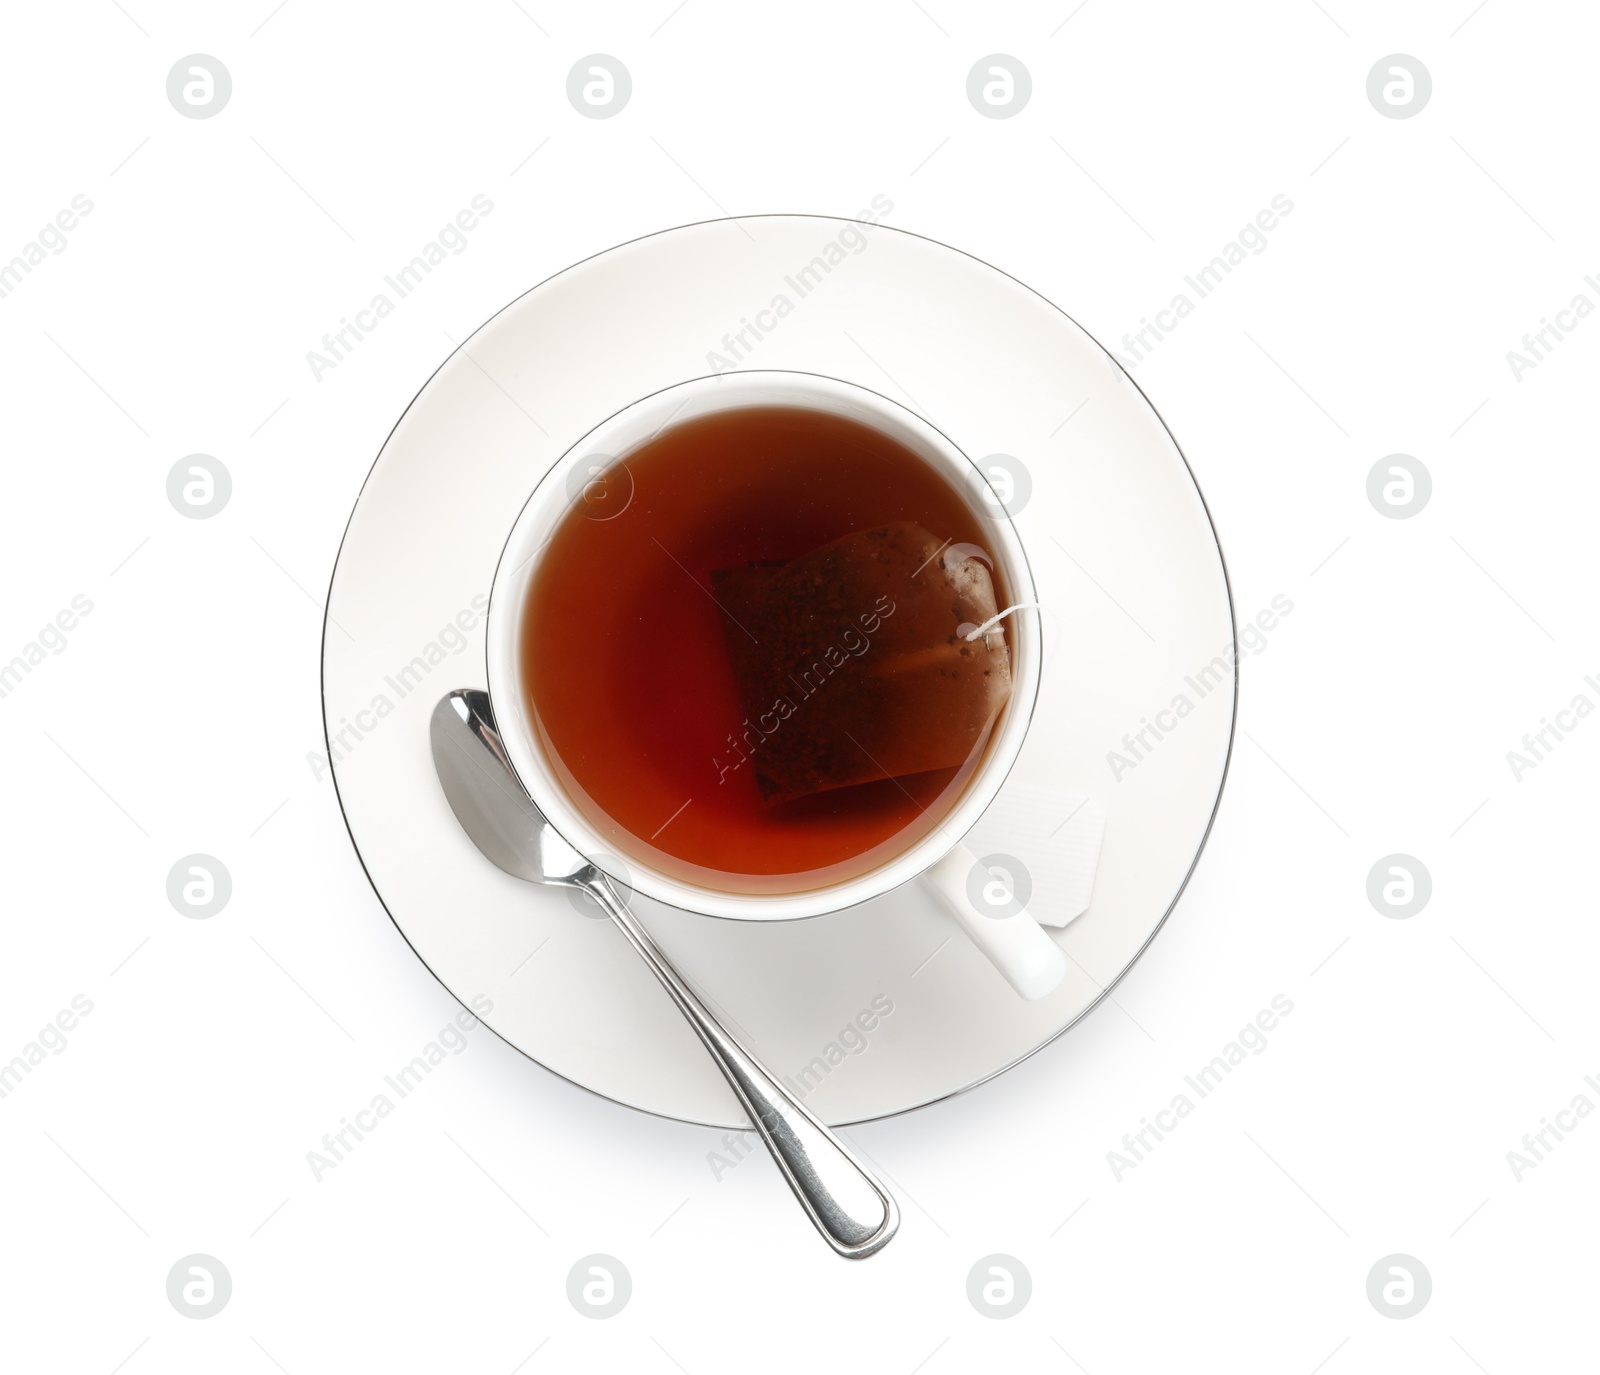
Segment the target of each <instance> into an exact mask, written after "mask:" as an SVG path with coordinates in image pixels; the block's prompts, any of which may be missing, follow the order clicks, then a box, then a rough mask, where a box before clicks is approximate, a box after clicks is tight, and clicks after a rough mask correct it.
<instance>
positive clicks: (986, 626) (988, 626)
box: [962, 602, 1044, 640]
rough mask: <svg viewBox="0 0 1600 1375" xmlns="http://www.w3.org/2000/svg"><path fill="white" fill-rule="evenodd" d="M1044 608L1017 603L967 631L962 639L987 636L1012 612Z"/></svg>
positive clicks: (1036, 603) (1034, 603) (1037, 603)
mask: <svg viewBox="0 0 1600 1375" xmlns="http://www.w3.org/2000/svg"><path fill="white" fill-rule="evenodd" d="M1043 609H1044V608H1043V606H1042V605H1041V604H1040V603H1039V602H1018V603H1017V604H1016V605H1015V606H1008V607H1007V608H1006V609H1005V610H1004V611H1001V612H999V613H998V614H997V615H994V616H991V617H989V619H988V620H986V621H985V622H984V623H983V624H982V625H980V626H977V627H975V628H974V629H972V630H969V631H968V632H967V633H966V634H965V635H964V636H963V637H962V638H963V639H965V640H976V639H977V638H978V637H979V636H980V635H987V634H988V633H989V632H990V631H991V630H993V629H994V628H995V626H997V625H999V624H1000V622H1001V621H1003V620H1005V618H1006V617H1007V616H1009V615H1010V614H1011V613H1012V612H1013V611H1030V610H1032V611H1042V610H1043Z"/></svg>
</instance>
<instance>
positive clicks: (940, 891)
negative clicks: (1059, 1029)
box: [923, 844, 1067, 1002]
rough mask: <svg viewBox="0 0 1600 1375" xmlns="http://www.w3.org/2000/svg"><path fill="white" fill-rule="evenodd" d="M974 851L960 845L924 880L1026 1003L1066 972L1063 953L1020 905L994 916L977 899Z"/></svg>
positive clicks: (977, 866)
mask: <svg viewBox="0 0 1600 1375" xmlns="http://www.w3.org/2000/svg"><path fill="white" fill-rule="evenodd" d="M981 872H982V866H981V861H980V860H979V859H978V857H977V855H975V854H973V853H972V851H971V850H969V849H967V847H966V846H965V845H960V844H958V845H957V846H956V847H955V848H954V849H953V850H951V851H950V853H949V854H947V855H946V856H945V857H944V858H943V859H941V860H940V861H939V862H938V863H937V864H935V865H934V866H933V867H932V868H931V869H929V870H928V871H927V873H925V874H924V875H923V882H925V883H926V884H927V885H928V887H929V888H931V889H932V890H933V892H934V893H935V894H936V895H937V897H938V898H939V901H940V902H941V903H942V904H943V905H944V906H945V907H946V908H947V909H948V910H949V912H950V915H951V916H953V917H954V918H955V919H956V921H957V922H958V923H959V924H960V926H961V929H962V930H963V931H965V932H966V933H967V935H968V936H969V937H970V938H971V940H972V943H973V944H974V945H976V946H977V947H978V949H979V950H981V951H983V953H984V954H985V955H987V956H988V957H989V960H990V962H991V963H992V964H993V965H994V967H995V968H996V969H998V970H999V971H1000V973H1001V974H1002V975H1003V976H1004V977H1005V980H1006V982H1007V983H1009V984H1010V985H1011V986H1012V988H1014V989H1016V990H1017V992H1018V993H1020V994H1021V995H1022V996H1023V997H1024V998H1026V999H1028V1001H1029V1002H1035V1001H1037V1000H1038V999H1040V998H1043V997H1045V996H1046V995H1047V994H1050V993H1052V992H1054V991H1055V989H1056V988H1057V987H1059V986H1060V983H1061V981H1062V979H1064V978H1065V977H1066V974H1067V957H1066V955H1065V954H1063V953H1062V950H1061V947H1060V946H1058V945H1057V944H1056V943H1055V942H1054V941H1053V940H1051V939H1050V937H1049V935H1047V934H1046V932H1045V929H1044V928H1043V927H1042V926H1040V925H1039V923H1038V922H1036V921H1035V920H1034V919H1033V918H1032V917H1031V916H1029V915H1028V913H1027V912H1026V911H1024V910H1022V909H1021V908H1018V909H1017V910H1016V911H1014V912H1009V913H1004V914H1000V915H996V914H994V913H993V912H991V911H989V910H986V909H985V907H984V906H983V904H982V898H981V892H982V890H981V888H980V889H979V892H980V896H979V898H977V899H974V897H973V896H972V894H971V891H970V889H969V884H972V881H973V875H974V874H975V873H981Z"/></svg>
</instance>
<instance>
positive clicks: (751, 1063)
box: [574, 867, 900, 1260]
mask: <svg viewBox="0 0 1600 1375" xmlns="http://www.w3.org/2000/svg"><path fill="white" fill-rule="evenodd" d="M574 879H575V880H576V882H577V883H578V884H579V885H581V886H582V888H583V889H584V891H585V892H587V893H588V894H589V896H590V897H592V898H593V899H594V900H595V901H596V902H598V903H599V904H600V906H601V907H603V908H604V909H605V911H606V912H607V913H608V914H609V915H610V917H611V919H612V920H613V921H614V922H616V924H617V925H618V926H620V927H621V928H622V933H623V935H625V936H626V937H627V938H628V940H629V942H630V943H631V944H632V945H633V948H634V949H635V950H637V951H638V952H639V953H640V954H641V955H643V956H644V959H645V963H646V964H648V965H649V966H650V968H651V969H653V970H654V971H655V975H656V978H658V979H660V980H661V982H662V984H663V985H664V986H665V988H666V990H667V992H668V993H670V994H671V995H672V1000H673V1002H675V1003H677V1005H678V1010H679V1011H680V1012H682V1013H683V1015H684V1016H685V1017H687V1018H688V1019H689V1025H690V1026H692V1027H693V1028H694V1029H695V1031H696V1033H697V1034H698V1035H699V1037H700V1039H701V1040H702V1041H703V1042H705V1047H706V1049H707V1050H709V1051H710V1052H711V1058H712V1059H714V1060H715V1061H716V1062H717V1066H718V1068H719V1069H721V1070H722V1073H723V1076H724V1077H725V1078H726V1079H727V1081H728V1083H729V1085H730V1086H731V1087H732V1088H733V1091H734V1093H736V1094H737V1095H738V1096H739V1101H740V1102H741V1103H743V1104H744V1108H745V1111H746V1112H747V1113H748V1114H749V1115H750V1120H751V1122H753V1123H754V1124H755V1129H756V1131H757V1132H759V1133H760V1135H761V1139H762V1140H763V1141H764V1142H766V1145H767V1149H768V1150H769V1151H771V1152H772V1158H773V1159H774V1160H776V1161H777V1162H778V1168H779V1169H780V1170H782V1171H783V1177H784V1178H785V1179H786V1180H788V1181H789V1187H790V1188H791V1189H793V1190H794V1194H795V1197H796V1198H798V1199H799V1200H800V1203H801V1205H802V1206H803V1207H804V1208H805V1210H806V1213H807V1215H808V1216H809V1217H810V1218H811V1221H812V1222H813V1223H815V1224H816V1228H817V1230H818V1231H819V1232H821V1233H822V1235H823V1237H824V1238H825V1239H826V1240H827V1242H828V1244H829V1245H830V1246H832V1247H833V1249H834V1250H835V1251H837V1252H838V1253H839V1254H840V1255H841V1256H846V1257H848V1258H849V1259H851V1260H859V1259H862V1258H863V1257H866V1256H870V1255H872V1254H873V1253H874V1252H876V1251H878V1250H881V1249H882V1248H883V1247H884V1246H885V1245H887V1244H888V1241H889V1239H890V1238H891V1237H892V1236H894V1234H895V1229H896V1228H898V1227H899V1225H900V1213H899V1209H898V1208H897V1207H896V1206H895V1202H894V1199H893V1198H891V1197H890V1195H889V1192H888V1190H886V1189H885V1188H884V1187H883V1186H882V1185H881V1184H879V1183H878V1181H877V1180H876V1179H875V1178H873V1176H872V1174H871V1173H870V1172H869V1171H868V1170H867V1168H866V1167H865V1166H864V1165H862V1164H861V1162H860V1161H859V1160H857V1159H856V1158H855V1156H854V1155H852V1154H851V1152H850V1151H849V1150H848V1149H847V1148H846V1147H845V1145H844V1144H843V1143H842V1142H841V1141H840V1140H839V1138H838V1137H836V1136H835V1135H834V1134H833V1133H832V1132H831V1131H830V1130H829V1129H828V1128H827V1127H825V1126H824V1125H823V1124H822V1123H821V1122H819V1121H818V1120H817V1119H816V1118H815V1117H814V1116H812V1114H811V1113H810V1112H808V1111H807V1110H806V1108H805V1107H803V1106H802V1105H801V1103H800V1101H799V1100H798V1099H797V1098H796V1097H795V1096H794V1095H793V1094H792V1093H790V1092H789V1090H788V1089H786V1088H784V1086H783V1085H782V1084H780V1083H779V1082H778V1081H777V1080H776V1079H774V1078H773V1077H772V1075H770V1074H769V1073H767V1071H766V1070H765V1069H763V1068H762V1066H761V1065H760V1063H759V1062H758V1061H757V1060H756V1059H755V1057H754V1056H753V1055H751V1054H750V1053H749V1052H748V1051H746V1050H745V1048H744V1047H743V1046H741V1045H740V1044H739V1043H738V1042H737V1041H736V1040H734V1038H733V1037H732V1036H731V1035H729V1033H728V1032H727V1030H726V1029H724V1027H723V1026H722V1024H721V1023H720V1022H719V1021H717V1019H716V1017H714V1016H713V1015H712V1014H711V1012H710V1011H709V1010H708V1009H707V1008H706V1005H705V1004H704V1003H702V1002H701V1001H700V999H699V998H698V997H697V996H696V995H695V993H694V990H693V989H691V988H690V987H689V985H688V984H686V983H685V982H684V981H683V979H682V977H681V976H680V975H679V974H678V971H677V970H675V969H674V968H673V967H672V965H671V964H670V963H669V962H668V960H667V957H666V956H665V955H664V954H662V952H661V948H660V947H659V946H658V945H657V944H656V943H655V941H654V940H653V939H651V936H650V933H649V932H648V931H646V930H645V929H644V927H642V926H640V925H639V922H638V920H637V919H636V918H635V917H634V915H633V913H632V912H630V911H629V910H628V908H627V906H626V904H624V903H623V902H622V900H621V899H620V898H619V897H618V896H617V893H616V890H615V889H614V888H613V887H612V886H611V882H610V880H609V879H607V878H606V876H605V875H604V874H602V873H601V872H600V871H599V870H598V869H595V868H592V867H591V868H589V869H588V870H586V871H585V872H583V873H580V874H577V875H574Z"/></svg>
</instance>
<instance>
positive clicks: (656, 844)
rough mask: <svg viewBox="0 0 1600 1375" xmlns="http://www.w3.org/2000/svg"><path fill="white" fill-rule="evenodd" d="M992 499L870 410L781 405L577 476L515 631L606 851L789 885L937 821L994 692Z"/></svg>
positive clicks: (983, 734)
mask: <svg viewBox="0 0 1600 1375" xmlns="http://www.w3.org/2000/svg"><path fill="white" fill-rule="evenodd" d="M985 525H986V522H985V521H984V519H983V518H982V517H980V516H979V515H977V514H976V513H975V512H974V511H973V510H972V508H971V507H970V506H969V505H968V502H967V500H966V499H964V497H963V496H962V494H961V493H960V492H959V491H958V490H957V489H956V488H955V486H954V485H953V484H952V483H951V481H950V480H949V479H948V478H946V477H945V476H944V475H943V474H942V473H941V472H939V471H937V470H936V469H934V468H933V467H932V466H930V465H929V463H928V462H927V461H925V460H924V459H923V458H921V457H920V456H918V455H917V454H915V453H913V452H911V451H910V450H908V449H907V448H905V447H904V446H902V445H901V444H900V443H899V442H898V441H896V440H895V439H893V438H891V437H889V436H887V435H885V434H883V433H881V432H880V431H878V430H876V429H872V428H870V427H868V426H865V425H863V424H860V423H858V422H856V421H853V420H849V419H846V418H844V417H841V416H837V415H833V414H830V413H826V412H822V411H817V410H811V409H806V408H801V407H785V406H758V407H747V408H744V409H734V410H726V411H720V412H717V413H714V414H712V415H708V416H702V417H698V418H695V419H692V420H688V421H684V422H681V423H679V424H676V425H673V426H671V427H670V428H667V429H665V430H663V431H662V432H661V433H659V434H657V435H656V436H655V437H654V438H652V439H651V440H649V441H648V442H646V443H645V444H644V445H642V446H641V447H639V448H637V449H635V450H633V451H632V452H630V453H628V454H627V455H625V456H624V457H623V459H622V461H621V462H620V463H619V464H617V465H615V466H613V467H612V468H611V469H610V470H609V471H607V472H605V473H604V474H596V476H595V481H594V483H593V485H592V486H591V487H590V488H588V489H586V491H585V492H584V493H582V494H581V495H580V497H579V498H578V499H577V500H575V501H574V503H573V505H572V507H571V509H570V510H569V511H568V512H567V514H566V515H565V516H564V517H563V518H562V520H561V522H560V523H559V524H558V525H557V527H556V528H555V530H554V532H553V534H552V537H551V539H550V542H549V544H548V545H547V546H546V548H545V550H544V553H543V554H542V556H541V558H540V562H539V564H538V566H537V568H536V570H535V573H534V577H533V582H532V587H531V589H530V592H529V596H528V601H527V608H526V612H525V621H524V626H523V638H522V654H523V663H524V674H525V682H526V684H527V686H528V691H529V696H530V699H531V702H530V705H531V708H532V714H533V717H534V719H535V721H536V722H537V725H538V729H539V731H540V733H541V736H542V740H543V743H544V747H545V750H546V752H547V754H548V755H549V757H550V758H551V760H552V762H553V763H554V764H555V765H556V768H557V771H558V773H559V774H560V775H561V776H562V778H563V782H564V784H565V786H566V790H567V792H568V794H569V795H570V797H571V798H572V800H573V801H574V803H575V804H576V805H577V806H578V808H579V810H580V811H582V812H583V813H584V815H585V816H586V817H587V819H588V820H589V822H590V824H591V825H592V826H594V827H595V829H596V830H597V831H599V832H600V833H601V834H602V835H604V836H605V837H607V839H608V842H609V843H610V844H611V846H612V847H613V849H614V851H615V853H616V854H618V855H620V856H621V857H622V858H624V859H625V860H629V859H637V860H641V861H643V862H645V863H648V864H650V865H652V866H653V867H655V868H657V869H659V870H662V871H664V872H666V873H669V874H671V875H673V876H674V877H677V878H680V879H682V880H684V881H687V882H691V883H696V884H700V885H703V886H708V887H712V888H718V889H721V890H724V891H729V892H736V893H737V892H743V893H774V892H785V891H789V892H800V891H804V890H806V889H810V888H815V887H818V886H821V885H824V884H828V883H834V882H839V881H842V880H845V879H848V878H852V877H855V876H857V875H859V874H862V873H865V872H867V871H868V870H870V869H873V868H876V867H877V866H879V865H880V864H882V863H885V862H887V861H888V860H889V859H891V858H892V857H893V856H894V855H896V854H898V853H900V852H901V851H903V850H905V849H907V848H908V847H910V846H911V845H913V844H915V843H916V842H917V841H918V840H920V839H921V838H922V837H923V836H925V835H926V834H927V833H928V832H929V831H930V830H931V829H932V828H933V827H935V826H937V825H938V823H939V822H940V821H941V820H943V818H944V817H945V815H947V814H948V812H949V810H950V809H951V807H952V806H953V805H954V804H955V802H956V801H957V800H958V799H959V797H960V795H961V793H962V792H963V791H964V788H965V785H966V782H967V780H968V778H969V777H970V775H971V773H972V771H973V770H974V769H975V767H976V766H977V764H978V763H979V761H980V760H981V758H982V756H983V753H984V750H985V748H986V747H987V743H988V739H989V736H990V734H991V733H992V730H993V727H994V725H995V722H996V719H997V717H998V715H999V713H1000V711H1001V710H1002V709H1003V707H1004V705H1005V702H1006V699H1007V696H1008V694H1009V691H1010V682H1011V679H1010V658H1009V653H1008V650H1007V645H1006V639H1005V634H1004V631H1003V630H995V631H993V632H991V633H990V634H987V635H979V636H977V637H976V638H972V637H971V633H972V631H973V628H974V627H975V626H978V625H981V624H982V623H983V622H985V621H986V620H988V619H989V618H990V617H992V616H994V615H995V613H996V611H997V609H999V608H1002V607H1004V606H1005V605H1006V598H1005V589H1004V587H1003V585H1001V581H1000V574H999V572H998V571H997V570H991V569H990V568H989V567H988V566H987V564H986V562H985V561H984V559H983V558H981V557H979V556H977V555H976V554H975V552H974V551H976V550H983V549H986V548H987V547H988V539H987V532H986V530H985V528H984V527H985Z"/></svg>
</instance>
